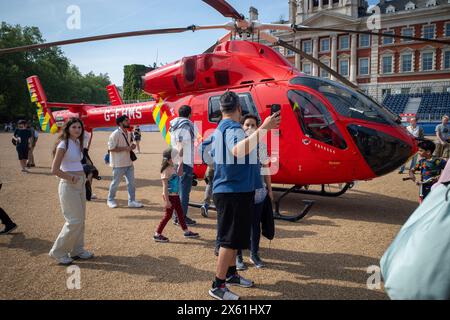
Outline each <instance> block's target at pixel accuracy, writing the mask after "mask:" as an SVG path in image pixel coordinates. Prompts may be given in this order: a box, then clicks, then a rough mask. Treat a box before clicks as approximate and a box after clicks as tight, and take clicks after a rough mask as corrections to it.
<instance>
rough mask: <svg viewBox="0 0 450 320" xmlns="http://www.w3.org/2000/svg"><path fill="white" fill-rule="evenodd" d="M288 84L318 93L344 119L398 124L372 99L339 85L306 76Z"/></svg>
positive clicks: (392, 115)
mask: <svg viewBox="0 0 450 320" xmlns="http://www.w3.org/2000/svg"><path fill="white" fill-rule="evenodd" d="M290 83H291V84H297V85H304V86H307V87H310V88H312V89H314V90H316V91H318V92H320V93H321V94H323V95H324V96H325V97H326V98H327V99H328V101H329V102H330V103H331V104H332V105H333V107H334V108H335V110H336V111H337V112H338V113H339V114H341V115H343V116H345V117H349V118H354V119H361V120H366V121H371V122H378V123H383V124H389V125H395V124H398V123H399V118H398V116H396V115H394V114H393V113H391V112H390V111H388V110H387V109H385V108H383V107H382V106H380V105H379V104H378V103H377V102H375V101H374V100H373V99H372V98H370V97H368V96H366V95H365V94H363V93H361V92H358V91H355V90H352V89H350V88H348V87H346V86H344V85H342V84H340V83H337V82H334V81H331V80H328V79H318V78H313V77H308V76H301V77H295V78H293V79H291V81H290Z"/></svg>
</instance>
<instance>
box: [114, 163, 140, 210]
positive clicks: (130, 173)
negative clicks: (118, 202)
mask: <svg viewBox="0 0 450 320" xmlns="http://www.w3.org/2000/svg"><path fill="white" fill-rule="evenodd" d="M123 176H125V180H126V181H127V188H128V202H131V201H134V200H135V199H136V198H135V195H136V187H135V184H134V166H133V165H131V166H129V167H122V168H113V180H112V182H111V185H110V187H109V193H108V201H114V199H115V198H116V192H117V188H118V187H119V184H120V180H122V177H123Z"/></svg>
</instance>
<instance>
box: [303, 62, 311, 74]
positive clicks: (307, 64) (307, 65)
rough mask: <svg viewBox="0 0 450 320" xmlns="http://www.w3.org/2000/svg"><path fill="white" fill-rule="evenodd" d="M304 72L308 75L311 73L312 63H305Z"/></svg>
mask: <svg viewBox="0 0 450 320" xmlns="http://www.w3.org/2000/svg"><path fill="white" fill-rule="evenodd" d="M303 73H304V74H307V75H311V64H310V63H304V64H303Z"/></svg>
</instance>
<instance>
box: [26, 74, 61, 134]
mask: <svg viewBox="0 0 450 320" xmlns="http://www.w3.org/2000/svg"><path fill="white" fill-rule="evenodd" d="M27 86H28V92H29V93H30V99H31V102H32V103H34V104H36V107H37V109H36V112H37V116H38V119H39V125H40V126H41V130H42V131H44V132H50V133H56V132H57V131H58V126H57V125H56V123H54V124H53V125H51V121H50V119H51V118H50V114H49V113H48V112H45V111H44V108H43V107H42V105H41V103H40V102H39V101H38V97H37V94H36V92H34V90H32V89H31V88H30V84H29V83H28V82H27Z"/></svg>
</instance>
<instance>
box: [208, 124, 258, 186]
mask: <svg viewBox="0 0 450 320" xmlns="http://www.w3.org/2000/svg"><path fill="white" fill-rule="evenodd" d="M244 139H245V132H244V130H242V127H241V125H240V124H239V123H238V122H235V121H233V120H230V119H225V120H222V121H221V122H220V123H219V125H218V127H217V129H216V130H215V131H214V133H213V134H212V137H211V139H210V140H209V141H208V142H210V143H211V151H210V154H211V156H212V158H213V159H214V180H213V193H243V192H252V191H255V189H258V188H261V187H262V183H261V178H260V165H259V163H258V159H257V154H256V153H257V151H256V148H255V149H253V151H252V152H251V153H250V154H249V155H247V156H245V157H242V158H237V157H235V156H234V155H233V153H232V150H233V147H234V146H235V145H236V144H237V143H238V142H240V141H242V140H244ZM208 142H207V143H208Z"/></svg>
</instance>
